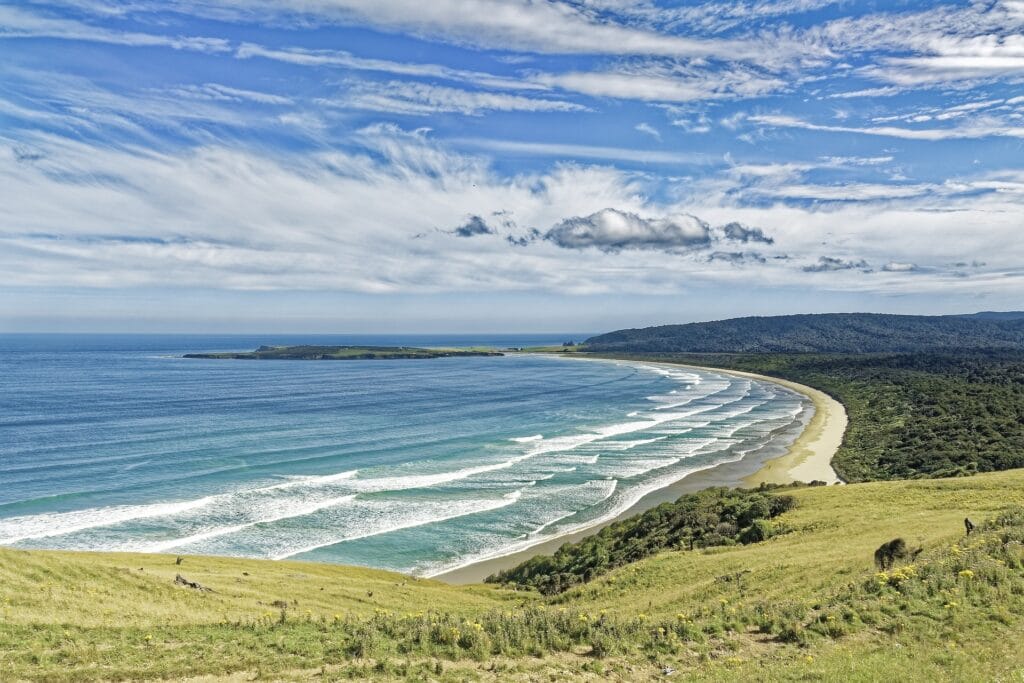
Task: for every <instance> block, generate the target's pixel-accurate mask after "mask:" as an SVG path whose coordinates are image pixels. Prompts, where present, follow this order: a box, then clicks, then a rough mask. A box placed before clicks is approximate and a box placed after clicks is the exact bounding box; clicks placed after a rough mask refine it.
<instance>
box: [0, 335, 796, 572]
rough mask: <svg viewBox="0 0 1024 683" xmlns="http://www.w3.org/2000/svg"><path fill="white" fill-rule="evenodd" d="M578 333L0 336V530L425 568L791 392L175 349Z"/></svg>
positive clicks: (597, 372) (447, 341) (497, 543)
mask: <svg viewBox="0 0 1024 683" xmlns="http://www.w3.org/2000/svg"><path fill="white" fill-rule="evenodd" d="M585 336H586V335H578V334H577V335H477V336H471V335H462V336H454V335H449V336H445V335H432V336H424V335H420V336H415V335H408V336H358V337H353V336H339V335H305V336H296V335H250V336H198V335H0V545H10V546H14V547H18V548H63V549H82V550H85V549H88V550H111V551H119V550H122V551H142V552H167V553H178V554H215V555H232V556H243V557H258V558H272V559H285V558H289V559H301V560H315V561H324V562H336V563H344V564H355V565H364V566H371V567H380V568H387V569H394V570H398V571H403V572H410V573H415V574H418V575H425V576H430V575H434V574H438V573H441V572H443V571H446V570H449V569H453V568H456V567H459V566H463V565H465V564H468V563H471V562H474V561H478V560H482V559H487V558H490V557H494V556H497V555H501V554H505V553H508V552H512V551H516V550H522V549H525V548H527V547H529V546H530V545H534V544H537V543H540V542H544V541H547V540H550V539H551V538H554V537H556V536H559V535H563V534H566V533H571V532H574V531H578V530H580V529H583V528H586V527H588V526H592V525H594V524H596V523H599V522H601V521H604V520H607V519H610V518H612V517H614V516H616V515H618V514H621V512H622V511H624V510H626V509H627V508H629V507H631V506H633V505H634V504H635V503H636V502H637V501H638V500H640V499H641V498H642V497H643V496H644V495H646V494H648V493H650V492H652V491H654V490H657V489H659V488H662V487H664V486H667V485H668V484H670V483H672V482H674V481H676V480H678V479H680V478H681V477H683V476H685V475H686V474H687V473H691V472H694V471H697V470H701V469H706V468H709V467H712V466H714V465H715V464H717V463H721V462H726V461H735V460H739V459H741V458H745V457H756V456H758V455H761V456H763V455H764V454H765V453H766V452H769V451H771V452H782V450H784V449H785V447H786V445H788V444H789V443H791V442H792V440H793V439H794V438H795V437H796V435H797V434H799V432H800V431H801V429H802V428H803V426H804V425H805V424H806V422H807V420H808V419H809V417H810V415H811V413H812V411H813V407H812V406H811V404H810V401H809V400H808V399H806V398H805V397H803V396H802V395H800V394H798V393H796V392H793V391H790V390H789V389H786V388H784V387H781V386H779V385H776V384H773V383H770V382H762V381H758V380H753V379H746V378H740V377H736V376H731V375H727V374H723V373H718V372H713V371H704V370H700V371H697V370H690V369H686V368H668V367H665V366H658V365H653V364H647V363H641V362H618V361H601V360H588V359H578V358H565V357H558V356H557V355H507V356H503V357H466V358H444V359H433V360H422V359H418V360H385V361H287V360H284V361H224V360H193V359H183V358H181V355H182V354H184V353H189V352H203V351H229V350H252V349H253V348H255V347H257V346H259V345H261V344H298V343H311V344H382V345H406V346H479V345H490V346H496V347H518V346H533V345H543V344H557V343H560V342H561V341H563V340H566V339H570V338H575V339H581V338H584V337H585Z"/></svg>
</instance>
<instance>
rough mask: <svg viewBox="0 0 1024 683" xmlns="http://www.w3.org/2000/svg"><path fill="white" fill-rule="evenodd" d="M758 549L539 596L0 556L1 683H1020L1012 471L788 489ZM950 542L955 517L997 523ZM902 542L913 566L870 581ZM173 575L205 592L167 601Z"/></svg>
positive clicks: (957, 529)
mask: <svg viewBox="0 0 1024 683" xmlns="http://www.w3.org/2000/svg"><path fill="white" fill-rule="evenodd" d="M785 495H790V496H793V497H794V498H795V499H796V501H797V506H796V507H795V508H794V509H792V510H790V511H788V512H786V513H784V514H782V515H780V516H779V517H778V518H777V522H778V524H780V525H783V526H785V527H786V533H784V534H781V535H779V536H775V537H773V538H770V539H769V540H767V541H765V542H763V543H757V544H752V545H745V546H744V545H740V546H729V547H718V548H707V549H703V550H695V551H673V552H666V553H661V554H659V555H656V556H654V557H651V558H648V559H644V560H641V561H639V562H636V563H633V564H630V565H627V566H625V567H621V568H619V569H616V570H614V571H612V572H610V573H608V574H605V575H603V576H600V577H598V578H596V579H594V580H593V581H592V582H590V583H587V584H584V585H581V586H578V587H575V588H573V589H571V590H569V591H567V592H565V593H561V594H559V595H557V596H553V597H543V596H541V595H539V594H538V593H534V592H526V591H519V592H514V591H511V590H507V589H502V588H496V587H485V586H468V587H454V586H447V585H444V584H441V583H439V582H435V581H429V580H422V579H419V580H417V579H412V578H408V577H404V576H401V575H397V574H391V573H387V572H381V571H375V570H364V569H355V568H346V567H332V566H325V565H317V564H308V563H300V562H269V561H255V560H233V559H224V558H205V557H186V558H185V559H184V561H183V562H182V564H181V565H176V564H175V558H174V557H173V556H162V555H138V554H91V553H65V552H51V551H31V552H25V551H16V550H0V679H3V680H69V681H71V680H73V681H79V680H105V679H121V680H138V679H155V678H165V679H175V680H179V679H184V678H189V677H203V678H202V680H221V679H225V680H252V679H254V678H261V679H264V680H290V679H313V678H315V679H318V680H339V679H346V678H355V679H361V678H369V677H374V678H380V679H413V680H467V679H469V680H537V679H539V678H543V679H544V680H570V679H572V680H578V679H587V678H590V679H593V680H609V679H611V680H648V679H652V678H658V677H660V676H662V673H661V672H662V668H663V667H666V666H667V667H671V668H672V669H676V670H678V672H677V673H676V674H675V679H678V678H680V677H685V678H696V679H707V680H735V679H737V678H745V679H757V680H865V681H867V680H880V679H886V680H922V681H923V680H996V679H1002V680H1020V679H1021V677H1022V675H1024V653H1022V652H1021V651H1020V648H1019V647H1018V642H1019V635H1020V633H1021V630H1022V619H1024V616H1022V615H1024V550H1022V548H1024V546H1022V545H1021V541H1022V540H1024V513H1021V512H1020V510H1019V509H1018V510H1017V511H1016V512H1012V513H1011V514H1010V516H1009V517H1006V516H1005V511H1006V510H1008V509H1009V510H1012V508H1013V506H1015V505H1024V471H1022V470H1011V471H1007V472H1000V473H991V474H983V475H977V476H973V477H964V478H957V479H951V480H915V481H904V482H876V483H865V484H856V485H851V486H844V487H813V488H802V489H792V490H787V491H786V492H785ZM1001 514H1003V515H1004V518H1003V519H1001V520H1000V519H996V521H995V522H993V523H992V524H991V525H990V526H987V527H985V528H983V529H980V530H979V531H978V532H976V533H975V534H973V535H971V536H970V537H968V538H964V533H963V524H962V520H963V518H964V517H965V516H970V517H971V518H972V519H974V520H975V521H976V522H980V521H981V520H984V519H994V518H998V517H999V516H1000V515H1001ZM896 536H901V537H903V538H904V539H906V541H907V543H908V544H909V545H910V546H911V547H917V546H922V547H923V548H924V551H923V553H922V554H921V555H920V556H919V557H918V558H916V560H915V561H914V564H913V565H910V566H909V567H908V566H901V567H897V569H896V570H894V571H890V572H885V573H878V572H877V570H876V569H875V568H874V566H873V560H872V554H873V552H874V550H875V548H877V547H878V546H879V545H880V544H881V543H883V542H885V541H888V540H890V539H892V538H894V537H896ZM177 573H180V574H182V575H184V576H185V577H186V578H187V579H189V580H191V581H196V582H199V583H200V584H202V585H203V586H207V587H209V588H211V589H212V592H203V591H198V590H195V589H192V588H188V587H184V586H178V585H175V584H174V578H175V575H176V574H177Z"/></svg>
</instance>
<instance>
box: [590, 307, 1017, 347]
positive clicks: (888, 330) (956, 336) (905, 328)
mask: <svg viewBox="0 0 1024 683" xmlns="http://www.w3.org/2000/svg"><path fill="white" fill-rule="evenodd" d="M586 348H587V350H589V351H598V352H659V353H664V352H685V353H892V352H897V353H900V352H921V351H940V350H945V351H950V350H956V351H960V350H966V349H1014V350H1020V349H1024V317H1020V315H1019V314H1014V313H1008V314H995V313H984V314H977V315H974V316H914V315H884V314H879V313H827V314H818V315H783V316H774V317H751V318H734V319H731V320H718V321H714V322H704V323H689V324H686V325H661V326H657V327H645V328H640V329H629V330H618V331H616V332H609V333H607V334H601V335H598V336H596V337H591V338H590V339H588V340H587V341H586Z"/></svg>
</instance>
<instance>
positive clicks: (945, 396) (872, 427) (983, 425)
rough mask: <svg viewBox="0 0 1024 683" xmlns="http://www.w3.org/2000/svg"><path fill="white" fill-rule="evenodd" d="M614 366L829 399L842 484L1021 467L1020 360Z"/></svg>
mask: <svg viewBox="0 0 1024 683" xmlns="http://www.w3.org/2000/svg"><path fill="white" fill-rule="evenodd" d="M616 357H629V358H638V359H646V360H661V361H669V362H678V363H687V364H692V365H704V366H711V367H718V368H726V369H734V370H745V371H748V372H758V373H763V374H766V375H771V376H774V377H781V378H783V379H788V380H792V381H794V382H799V383H801V384H806V385H808V386H812V387H816V388H818V389H821V390H822V391H825V392H826V393H828V394H830V395H832V396H833V397H835V398H837V399H838V400H839V401H840V402H842V403H843V405H844V406H845V407H846V411H847V413H848V415H849V418H850V423H849V426H848V427H847V430H846V435H845V438H844V440H843V445H842V446H841V447H840V448H839V451H838V452H837V453H836V456H835V458H834V459H833V460H832V466H833V467H834V468H835V470H836V472H838V473H839V475H840V476H841V477H843V479H845V480H846V481H868V480H872V479H911V478H917V477H948V476H962V475H966V474H972V473H975V472H990V471H995V470H1006V469H1010V468H1015V467H1024V352H1017V351H998V352H997V351H993V352H980V351H979V352H964V353H918V354H865V355H836V354H700V355H693V354H628V356H627V355H624V354H616Z"/></svg>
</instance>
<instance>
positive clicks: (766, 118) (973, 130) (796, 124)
mask: <svg viewBox="0 0 1024 683" xmlns="http://www.w3.org/2000/svg"><path fill="white" fill-rule="evenodd" d="M747 120H748V121H750V122H751V123H754V124H758V125H764V126H771V127H775V128H802V129H804V130H817V131H825V132H831V133H856V134H859V135H875V136H881V137H891V138H903V139H905V140H931V141H936V140H956V139H965V138H966V139H977V138H988V137H1011V138H1024V126H1012V125H1007V124H1003V123H1001V122H999V121H995V120H975V121H972V122H971V123H969V124H966V125H963V126H958V127H955V128H900V127H898V126H864V127H859V128H858V127H855V126H829V125H821V124H815V123H811V122H809V121H804V120H803V119H800V118H797V117H795V116H787V115H781V114H763V115H757V116H750V117H748V119H747Z"/></svg>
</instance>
